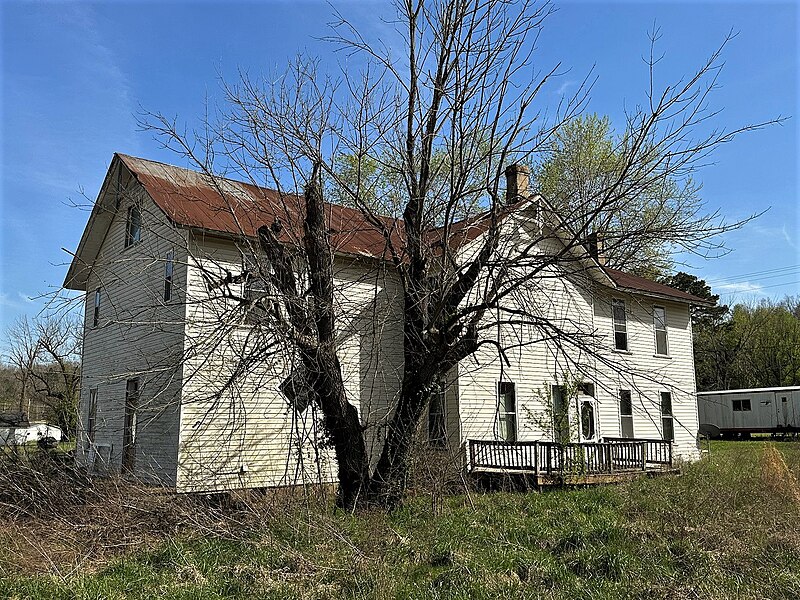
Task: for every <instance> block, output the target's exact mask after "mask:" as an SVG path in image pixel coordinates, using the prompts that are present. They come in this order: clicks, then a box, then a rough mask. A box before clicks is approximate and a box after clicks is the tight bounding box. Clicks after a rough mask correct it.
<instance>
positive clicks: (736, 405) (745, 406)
mask: <svg viewBox="0 0 800 600" xmlns="http://www.w3.org/2000/svg"><path fill="white" fill-rule="evenodd" d="M750 410H752V409H751V406H750V399H749V398H745V399H742V400H734V401H733V412H742V411H744V412H749V411H750Z"/></svg>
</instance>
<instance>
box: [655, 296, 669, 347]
mask: <svg viewBox="0 0 800 600" xmlns="http://www.w3.org/2000/svg"><path fill="white" fill-rule="evenodd" d="M653 329H655V334H656V354H661V355H664V356H666V355H667V350H668V348H667V311H666V309H665V308H664V307H663V306H654V307H653Z"/></svg>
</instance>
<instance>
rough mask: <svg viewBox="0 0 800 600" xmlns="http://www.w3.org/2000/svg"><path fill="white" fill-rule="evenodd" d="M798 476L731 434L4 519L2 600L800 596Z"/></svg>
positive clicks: (775, 455)
mask: <svg viewBox="0 0 800 600" xmlns="http://www.w3.org/2000/svg"><path fill="white" fill-rule="evenodd" d="M799 478H800V443H796V442H774V443H773V442H764V441H759V442H733V443H716V444H713V445H712V447H711V452H710V456H709V457H708V458H706V459H704V460H702V461H700V462H698V463H695V464H692V465H689V466H687V467H686V468H685V469H684V474H683V475H682V476H680V477H668V478H657V479H642V480H638V481H635V482H631V483H627V484H623V485H618V486H608V487H602V488H591V489H576V490H560V491H551V492H546V493H489V494H482V493H477V492H471V493H469V494H460V495H454V496H449V497H446V498H444V500H443V501H439V500H438V499H437V501H436V502H432V499H431V497H430V496H425V495H419V496H417V497H415V498H414V499H412V500H411V501H410V502H409V503H408V505H407V506H406V507H405V508H404V509H402V510H400V511H398V512H396V513H394V514H391V515H386V514H383V513H378V512H374V513H368V514H365V515H360V516H351V515H346V514H341V513H335V512H334V511H332V510H331V509H330V508H329V504H327V503H326V501H324V500H320V501H317V500H313V501H312V500H309V499H308V498H306V499H305V501H303V500H298V499H295V500H294V501H291V502H289V501H286V500H285V499H284V500H283V501H280V500H276V499H274V498H273V499H272V500H271V501H270V502H266V501H264V502H261V503H256V502H252V503H247V502H244V503H239V504H237V505H235V506H228V507H219V506H210V505H206V506H203V505H200V504H198V505H193V506H191V507H189V508H187V507H186V506H184V505H181V508H180V510H179V511H178V512H179V515H180V516H179V517H175V516H174V515H175V511H176V510H177V509H176V505H175V504H170V505H169V506H168V507H165V505H164V503H165V502H166V503H168V504H169V503H171V502H178V501H177V500H174V499H173V500H170V499H169V496H168V495H163V497H162V499H161V500H152V501H151V503H150V504H147V503H144V504H141V503H139V504H136V503H132V504H131V506H130V510H128V509H127V508H125V506H121V507H120V506H117V507H115V508H114V509H113V510H112V511H111V512H112V513H113V514H112V515H111V516H106V517H103V513H101V512H91V511H90V514H89V515H88V516H83V517H78V516H71V517H69V518H67V517H61V518H59V517H53V516H47V515H44V514H42V515H37V514H27V515H24V516H15V517H14V518H13V519H12V520H11V521H10V526H9V527H8V528H5V531H2V532H0V542H1V543H2V546H0V547H2V548H3V549H2V550H0V597H3V598H20V599H21V598H47V599H50V598H53V599H55V598H93V599H94V598H142V599H145V598H146V599H148V600H152V599H153V598H159V599H162V598H164V599H166V598H185V599H189V598H196V599H204V600H205V599H215V598H506V597H507V598H519V597H521V598H539V597H543V598H593V599H596V598H647V599H654V598H676V599H677V598H681V599H683V598H797V597H800V488H798V479H799ZM119 497H120V498H126V497H129V494H128V495H126V494H122V495H121V496H119ZM124 502H129V503H130V501H123V503H124ZM180 502H183V503H184V504H185V503H186V502H189V501H188V500H181V501H180ZM93 510H98V509H93ZM70 514H72V513H70ZM76 514H77V513H76ZM170 515H172V516H170ZM104 518H106V519H110V521H109V522H108V523H106V522H105V521H103V519H104ZM48 519H50V520H49V521H48ZM82 519H83V520H82ZM98 520H99V521H101V523H100V524H99V525H98V524H97V523H96V521H98ZM159 520H161V526H160V528H159ZM48 522H49V523H50V524H51V525H52V527H53V528H54V529H55V532H56V533H55V534H53V537H54V538H55V539H52V540H50V539H42V537H44V538H47V535H46V534H42V532H43V531H46V525H47V523H48ZM92 526H94V529H92ZM82 528H83V529H87V530H91V531H92V532H93V533H92V535H91V536H89V535H88V534H85V533H83V529H82ZM107 529H108V530H107ZM114 531H116V532H117V533H116V534H115V533H114ZM37 536H38V537H37ZM81 536H86V537H83V538H82V537H81ZM26 538H30V539H26ZM65 540H66V541H65ZM69 544H73V545H78V546H80V544H84V547H82V548H80V547H79V548H77V549H74V551H73V552H69V551H67V550H65V545H69ZM115 544H116V546H115ZM118 546H119V547H118Z"/></svg>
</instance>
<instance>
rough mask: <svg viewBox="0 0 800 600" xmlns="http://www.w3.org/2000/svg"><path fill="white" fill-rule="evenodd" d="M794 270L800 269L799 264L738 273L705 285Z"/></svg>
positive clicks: (713, 280)
mask: <svg viewBox="0 0 800 600" xmlns="http://www.w3.org/2000/svg"><path fill="white" fill-rule="evenodd" d="M794 269H800V264H797V265H789V266H786V267H778V268H776V269H765V270H762V271H753V272H751V273H739V274H738V275H729V276H728V277H720V278H718V279H712V280H710V281H707V282H706V283H709V284H712V283H714V284H717V283H723V282H726V281H729V280H736V279H742V278H747V277H750V276H753V275H765V274H767V273H778V272H781V271H792V270H794Z"/></svg>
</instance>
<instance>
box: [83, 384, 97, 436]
mask: <svg viewBox="0 0 800 600" xmlns="http://www.w3.org/2000/svg"><path fill="white" fill-rule="evenodd" d="M96 427H97V388H91V389H90V390H89V414H88V415H87V417H86V439H87V441H88V442H89V444H90V445H91V444H94V434H95V429H96Z"/></svg>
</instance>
